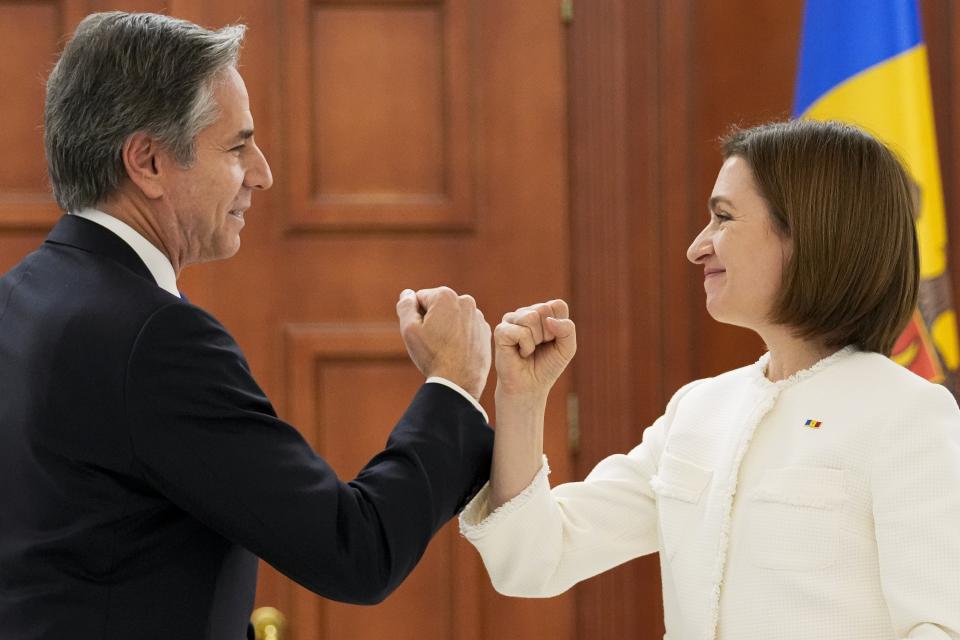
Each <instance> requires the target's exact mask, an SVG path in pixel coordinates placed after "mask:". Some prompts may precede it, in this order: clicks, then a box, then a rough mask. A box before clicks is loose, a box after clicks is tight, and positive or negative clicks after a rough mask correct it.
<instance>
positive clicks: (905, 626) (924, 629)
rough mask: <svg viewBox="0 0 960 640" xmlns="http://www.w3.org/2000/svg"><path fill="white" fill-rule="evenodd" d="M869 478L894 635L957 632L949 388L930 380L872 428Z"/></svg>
mask: <svg viewBox="0 0 960 640" xmlns="http://www.w3.org/2000/svg"><path fill="white" fill-rule="evenodd" d="M910 408H912V409H913V411H911V410H910ZM871 484H872V487H873V517H874V525H875V527H876V536H877V548H878V551H879V558H880V580H881V584H882V586H883V593H884V596H885V597H886V600H887V606H888V607H889V609H890V619H891V620H892V622H893V625H894V627H895V628H896V631H897V637H898V638H917V639H920V638H930V639H931V640H933V639H934V638H937V639H943V640H947V638H960V411H958V410H957V404H956V401H955V400H954V399H953V397H952V396H951V395H950V392H949V391H947V390H946V389H945V388H943V387H940V386H934V385H928V386H927V389H926V390H925V392H924V393H923V394H922V395H921V396H920V397H918V398H917V401H916V402H914V403H912V406H911V407H907V408H905V410H904V411H903V415H901V416H897V419H895V420H892V421H891V423H890V424H889V425H888V426H887V427H886V428H885V429H884V430H883V431H881V432H880V433H878V435H877V442H876V445H875V450H874V459H873V473H872V480H871Z"/></svg>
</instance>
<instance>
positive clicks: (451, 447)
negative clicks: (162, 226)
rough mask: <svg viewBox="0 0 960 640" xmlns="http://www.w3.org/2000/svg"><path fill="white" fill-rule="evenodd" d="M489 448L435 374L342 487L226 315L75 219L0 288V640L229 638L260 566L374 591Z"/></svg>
mask: <svg viewBox="0 0 960 640" xmlns="http://www.w3.org/2000/svg"><path fill="white" fill-rule="evenodd" d="M373 392H375V390H371V393H373ZM342 428H344V429H349V425H343V426H342ZM492 439H493V438H492V432H491V431H490V428H489V427H488V426H487V425H486V423H485V422H484V420H483V418H482V416H481V415H480V413H479V412H478V411H477V410H476V409H475V408H474V407H473V406H472V405H471V404H470V403H469V402H468V401H467V400H466V399H464V398H463V397H462V396H460V395H459V394H457V393H456V392H454V391H452V390H450V389H448V388H447V387H444V386H442V385H437V384H426V385H424V386H423V387H421V388H420V390H419V391H418V393H417V395H416V397H415V398H414V399H413V402H412V403H411V404H410V407H409V408H408V409H407V410H406V412H405V413H404V415H403V417H402V418H401V419H400V422H399V423H398V424H397V425H396V427H395V428H394V429H393V432H392V433H391V434H390V437H389V439H388V441H387V445H386V449H385V450H384V451H383V452H381V453H379V454H377V455H376V457H374V458H373V459H372V460H371V461H370V462H369V463H368V465H367V466H366V467H365V468H364V469H363V470H362V471H361V472H360V474H359V475H358V476H357V477H356V478H355V479H354V480H352V481H350V482H343V481H341V480H339V479H338V478H337V476H336V475H335V474H334V472H333V470H331V468H330V467H329V466H328V465H327V463H326V462H324V461H323V459H322V458H320V457H319V456H318V455H317V454H316V453H314V452H313V450H311V448H310V447H309V445H307V443H306V442H305V441H304V440H303V438H302V437H301V436H300V434H299V433H298V432H297V431H296V430H295V429H294V428H293V427H291V426H290V425H288V424H286V423H285V422H283V421H282V420H280V419H278V418H277V417H276V415H275V413H274V410H273V408H272V407H271V405H270V402H269V401H268V400H267V398H266V397H265V396H264V394H263V392H262V391H261V390H260V388H259V387H258V386H257V383H256V382H255V381H254V379H253V377H252V376H251V374H250V370H249V368H248V366H247V363H246V361H245V360H244V358H243V355H242V354H241V352H240V349H239V348H238V346H237V344H236V343H235V342H234V340H233V338H231V337H230V335H229V334H228V333H227V331H226V330H225V329H224V328H223V326H222V325H221V324H220V323H219V322H217V321H216V320H215V319H214V318H213V317H211V316H210V315H209V314H207V313H205V312H204V311H203V310H201V309H199V308H197V307H195V306H193V305H191V304H189V303H187V302H185V301H183V300H180V299H179V298H176V297H175V296H172V295H170V294H169V293H167V292H165V291H163V290H162V289H160V288H159V287H158V286H157V285H156V284H155V282H154V281H153V279H152V277H151V276H150V273H149V272H148V271H147V269H146V266H145V265H144V264H143V263H142V262H141V261H140V259H139V258H138V257H137V255H136V254H135V253H134V252H133V250H132V249H130V248H129V247H128V246H127V245H126V244H125V243H124V242H123V241H122V240H120V239H119V238H118V237H117V236H115V235H114V234H112V233H111V232H109V231H107V230H106V229H104V228H102V227H100V226H98V225H96V224H94V223H92V222H89V221H87V220H83V219H80V218H77V217H73V216H65V217H64V218H63V219H62V220H61V221H60V222H59V223H58V224H57V226H56V228H54V230H53V232H52V233H51V234H50V236H49V238H48V239H47V241H46V242H45V243H44V244H43V245H42V246H41V247H40V248H39V249H38V250H37V251H36V252H34V253H32V254H31V255H29V256H28V257H27V258H26V259H24V260H23V262H21V263H20V264H19V265H17V266H16V267H15V268H14V269H13V270H12V271H10V272H9V273H7V274H6V275H5V276H3V278H0V638H3V640H7V639H16V640H34V639H41V638H42V639H51V640H52V639H56V640H62V639H65V638H70V639H71V640H77V639H97V640H107V639H109V640H146V639H152V638H157V639H161V638H162V639H163V640H172V639H174V638H176V639H177V640H185V639H189V638H204V639H209V640H239V639H241V638H243V637H244V636H245V634H246V631H247V620H248V618H249V615H250V611H251V608H252V605H253V596H254V586H255V582H256V573H257V560H256V556H259V557H261V558H263V559H264V560H266V561H267V562H269V563H270V564H272V565H273V566H275V567H276V568H277V569H279V570H280V571H282V572H283V573H284V574H286V575H287V576H289V577H291V578H293V579H294V580H296V581H297V582H299V583H300V584H302V585H304V586H305V587H307V588H308V589H311V590H312V591H314V592H316V593H318V594H320V595H322V596H324V597H327V598H332V599H335V600H341V601H345V602H352V603H375V602H378V601H380V600H381V599H382V598H384V597H385V596H387V595H388V594H389V593H390V592H391V591H392V590H393V589H394V588H395V587H396V586H397V585H398V584H400V582H401V581H402V580H403V578H404V577H405V576H406V575H407V574H408V573H409V572H410V571H411V570H412V569H413V567H414V565H416V563H417V561H418V559H419V558H420V556H421V555H422V553H423V551H424V548H425V547H426V545H427V543H428V541H429V540H430V538H431V536H432V535H433V534H434V533H435V532H436V531H437V530H438V529H439V528H440V527H441V525H443V524H444V523H445V522H446V521H447V520H449V519H450V518H451V517H453V516H454V515H455V514H456V513H457V511H459V510H460V509H461V508H462V507H463V505H464V504H465V502H466V501H467V500H468V498H469V497H470V496H471V495H472V494H474V493H475V492H476V491H477V490H478V489H479V487H480V486H481V485H482V483H483V482H484V481H486V479H487V476H488V474H489V466H490V456H491V450H492Z"/></svg>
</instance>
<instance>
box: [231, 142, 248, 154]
mask: <svg viewBox="0 0 960 640" xmlns="http://www.w3.org/2000/svg"><path fill="white" fill-rule="evenodd" d="M246 146H247V145H245V144H238V145H237V146H235V147H234V148H232V149H230V151H235V152H237V153H239V152H241V151H243V148H244V147H246Z"/></svg>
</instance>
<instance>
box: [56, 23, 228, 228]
mask: <svg viewBox="0 0 960 640" xmlns="http://www.w3.org/2000/svg"><path fill="white" fill-rule="evenodd" d="M245 31H246V27H245V26H244V25H234V26H229V27H224V28H223V29H220V30H218V31H210V30H208V29H204V28H203V27H200V26H198V25H195V24H193V23H191V22H187V21H185V20H177V19H175V18H170V17H168V16H162V15H157V14H152V13H123V12H119V11H113V12H108V13H94V14H92V15H89V16H87V17H86V18H85V19H84V20H83V22H81V23H80V25H79V26H78V27H77V30H76V32H75V33H74V35H73V38H72V39H71V40H70V42H69V43H68V44H67V46H66V48H65V49H64V51H63V55H62V56H60V60H59V61H58V62H57V64H56V66H55V67H54V68H53V71H52V72H51V73H50V77H49V79H48V80H47V99H46V105H45V110H44V123H45V133H44V141H45V145H46V151H47V167H48V170H49V172H50V182H51V185H52V186H53V196H54V198H56V200H57V202H58V203H59V205H60V206H61V207H62V208H63V209H64V210H65V211H76V210H79V209H82V208H84V207H91V206H94V205H96V204H97V203H99V202H102V201H103V200H104V199H106V198H108V197H110V196H111V195H113V194H114V193H115V192H116V190H117V188H118V187H119V186H120V184H121V182H122V181H123V180H124V178H126V176H127V173H126V169H125V168H124V164H123V158H122V155H121V154H122V149H123V145H124V143H125V142H126V140H127V138H129V137H130V136H131V135H132V134H134V133H136V132H138V131H142V132H144V133H146V134H148V135H150V136H151V137H153V138H154V139H156V140H157V141H159V142H160V143H161V144H162V145H164V146H166V147H167V148H168V149H169V150H170V151H171V153H172V154H173V156H174V158H175V159H176V161H177V162H178V163H179V164H180V165H182V166H189V165H190V164H191V163H192V162H193V161H194V160H195V158H196V137H197V134H198V133H200V131H202V130H203V129H204V128H206V127H208V126H209V125H211V124H213V122H214V121H215V120H216V119H217V116H218V109H217V104H216V101H215V100H214V98H213V92H214V89H215V86H216V81H217V77H218V75H219V74H220V73H221V72H222V71H224V70H226V69H227V68H230V67H235V66H236V64H237V57H238V56H239V52H240V45H241V43H242V41H243V36H244V33H245Z"/></svg>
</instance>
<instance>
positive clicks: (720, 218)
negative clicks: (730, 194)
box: [713, 211, 733, 222]
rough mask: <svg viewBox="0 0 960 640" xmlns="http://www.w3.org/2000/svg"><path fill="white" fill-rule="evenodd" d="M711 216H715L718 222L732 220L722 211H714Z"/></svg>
mask: <svg viewBox="0 0 960 640" xmlns="http://www.w3.org/2000/svg"><path fill="white" fill-rule="evenodd" d="M713 217H714V218H716V219H717V220H718V221H719V222H726V221H727V220H732V219H733V218H732V217H731V216H729V215H728V214H726V213H724V212H722V211H714V212H713Z"/></svg>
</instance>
